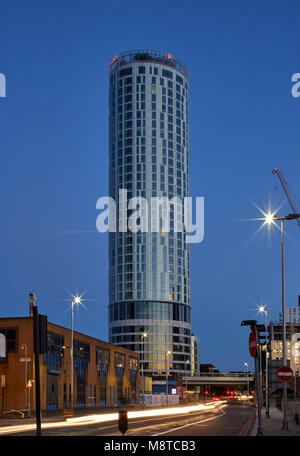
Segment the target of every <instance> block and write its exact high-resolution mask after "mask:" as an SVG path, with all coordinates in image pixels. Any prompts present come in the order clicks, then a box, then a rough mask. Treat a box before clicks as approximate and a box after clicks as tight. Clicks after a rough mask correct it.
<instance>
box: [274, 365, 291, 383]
mask: <svg viewBox="0 0 300 456" xmlns="http://www.w3.org/2000/svg"><path fill="white" fill-rule="evenodd" d="M277 377H278V378H279V380H280V381H281V382H289V381H290V380H292V378H293V377H294V372H293V370H292V369H291V368H290V367H288V366H282V367H281V368H280V369H278V371H277Z"/></svg>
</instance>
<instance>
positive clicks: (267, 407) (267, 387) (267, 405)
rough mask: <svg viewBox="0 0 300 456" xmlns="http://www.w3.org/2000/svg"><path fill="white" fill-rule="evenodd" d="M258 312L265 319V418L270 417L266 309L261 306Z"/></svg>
mask: <svg viewBox="0 0 300 456" xmlns="http://www.w3.org/2000/svg"><path fill="white" fill-rule="evenodd" d="M259 311H260V312H263V313H264V314H265V318H266V416H267V418H269V417H270V410H269V357H268V336H267V333H268V309H267V308H266V307H265V306H261V307H260V308H259Z"/></svg>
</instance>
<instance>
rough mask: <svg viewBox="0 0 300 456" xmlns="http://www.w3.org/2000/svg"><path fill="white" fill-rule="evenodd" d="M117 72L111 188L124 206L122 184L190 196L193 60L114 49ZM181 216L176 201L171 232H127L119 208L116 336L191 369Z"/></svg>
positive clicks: (148, 365) (149, 368)
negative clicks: (188, 63) (186, 63)
mask: <svg viewBox="0 0 300 456" xmlns="http://www.w3.org/2000/svg"><path fill="white" fill-rule="evenodd" d="M109 77H110V90H109V108H110V113H109V158H110V164H109V196H110V197H112V198H113V199H114V200H115V202H116V204H117V207H118V204H119V190H122V189H126V190H127V199H128V200H129V199H131V198H132V197H136V196H137V197H139V196H140V197H143V198H145V199H146V200H147V202H149V206H150V205H151V202H150V201H151V198H153V197H167V198H169V199H172V198H174V197H180V198H184V197H186V196H189V129H188V102H189V87H188V72H187V69H186V68H185V66H184V65H183V64H182V63H181V62H180V61H178V60H177V59H176V58H175V57H173V56H172V55H170V54H165V53H161V52H157V51H130V52H126V53H123V54H120V55H118V56H116V57H114V59H113V60H112V62H111V63H110V70H109ZM128 215H130V212H129V211H128ZM150 217H151V216H150V215H149V219H150ZM175 217H176V213H175V212H174V207H173V206H172V205H171V206H170V208H169V219H170V232H163V231H159V230H158V232H151V230H149V232H141V231H138V232H137V233H133V232H131V231H130V230H127V231H124V232H123V231H121V230H120V229H119V228H120V220H119V212H118V211H117V219H116V222H117V230H116V232H110V233H109V340H110V342H112V343H114V344H119V345H122V346H124V347H126V348H130V349H133V350H135V351H138V352H140V353H142V355H141V358H142V359H143V366H142V368H143V367H144V371H145V372H152V373H158V374H159V373H163V372H165V370H166V364H168V367H167V369H168V371H169V372H171V373H179V374H180V373H182V374H184V373H186V372H187V371H188V370H190V356H191V350H190V346H191V343H190V338H191V331H190V329H191V307H190V274H189V268H190V247H189V244H187V243H186V238H185V236H186V235H185V233H184V232H176V231H174V224H176V219H175ZM145 332H146V333H147V337H145V338H143V337H142V334H143V333H145ZM133 347H134V348H133ZM167 352H170V353H169V354H168V361H167V362H166V358H167V355H166V353H167Z"/></svg>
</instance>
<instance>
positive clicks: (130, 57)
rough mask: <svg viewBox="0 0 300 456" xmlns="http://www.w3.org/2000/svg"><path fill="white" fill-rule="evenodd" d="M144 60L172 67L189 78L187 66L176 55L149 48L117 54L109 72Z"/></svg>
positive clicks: (110, 64)
mask: <svg viewBox="0 0 300 456" xmlns="http://www.w3.org/2000/svg"><path fill="white" fill-rule="evenodd" d="M142 62H152V63H157V64H160V65H166V66H168V67H172V68H174V69H175V70H177V71H179V72H180V73H182V74H183V75H184V77H185V78H186V79H187V80H188V79H189V73H188V70H187V68H186V66H185V65H184V64H183V63H182V62H181V61H180V60H178V59H177V58H176V57H174V55H172V54H170V53H167V52H161V51H153V50H149V49H137V50H135V51H126V52H121V53H120V54H117V55H115V57H114V58H113V59H112V60H111V61H110V63H109V72H111V71H113V70H115V69H116V68H119V67H121V66H122V65H128V64H130V63H142Z"/></svg>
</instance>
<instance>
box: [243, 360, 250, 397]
mask: <svg viewBox="0 0 300 456" xmlns="http://www.w3.org/2000/svg"><path fill="white" fill-rule="evenodd" d="M244 366H246V373H247V393H248V396H247V402H249V374H248V366H249V365H248V363H244Z"/></svg>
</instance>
